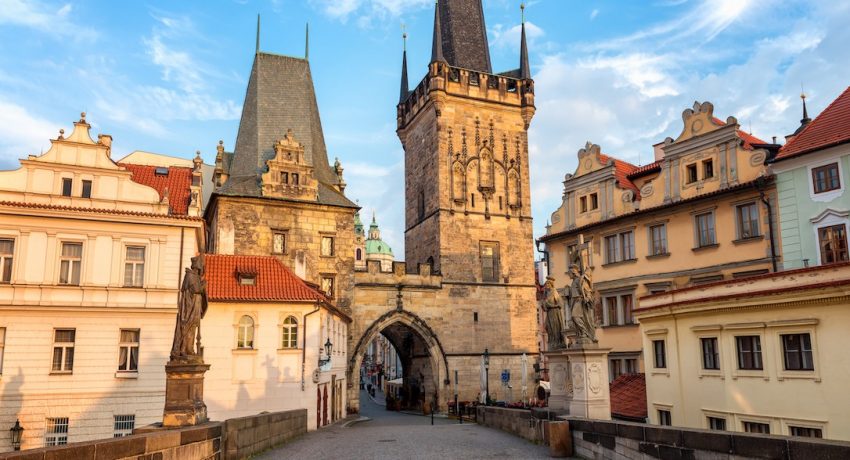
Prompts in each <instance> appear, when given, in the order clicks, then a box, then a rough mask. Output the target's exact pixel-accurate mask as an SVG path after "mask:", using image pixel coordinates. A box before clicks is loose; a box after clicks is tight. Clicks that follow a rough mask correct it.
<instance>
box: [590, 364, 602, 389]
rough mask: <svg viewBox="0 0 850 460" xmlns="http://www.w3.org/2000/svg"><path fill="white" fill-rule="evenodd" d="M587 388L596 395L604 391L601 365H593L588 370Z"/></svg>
mask: <svg viewBox="0 0 850 460" xmlns="http://www.w3.org/2000/svg"><path fill="white" fill-rule="evenodd" d="M587 388H588V389H589V390H590V392H591V393H593V394H595V395H598V394H599V391H600V390H601V389H602V370H601V369H600V368H599V363H592V364H591V365H590V366H588V368H587Z"/></svg>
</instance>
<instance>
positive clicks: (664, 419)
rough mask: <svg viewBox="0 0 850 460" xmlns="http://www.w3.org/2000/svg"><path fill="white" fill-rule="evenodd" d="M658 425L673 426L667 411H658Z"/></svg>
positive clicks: (671, 418)
mask: <svg viewBox="0 0 850 460" xmlns="http://www.w3.org/2000/svg"><path fill="white" fill-rule="evenodd" d="M658 424H659V425H663V426H672V425H673V417H672V416H671V415H670V411H669V410H661V409H658Z"/></svg>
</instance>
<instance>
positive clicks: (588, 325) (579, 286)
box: [568, 235, 597, 345]
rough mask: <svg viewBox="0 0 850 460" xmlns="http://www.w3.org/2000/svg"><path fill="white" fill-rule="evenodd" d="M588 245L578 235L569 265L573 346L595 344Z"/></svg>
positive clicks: (593, 302) (594, 317)
mask: <svg viewBox="0 0 850 460" xmlns="http://www.w3.org/2000/svg"><path fill="white" fill-rule="evenodd" d="M588 246H589V244H588V243H585V242H584V237H583V235H579V241H578V245H577V248H576V251H575V254H574V256H573V263H572V264H571V265H570V270H569V275H570V278H571V279H572V281H571V282H570V287H569V290H568V302H569V305H570V327H569V329H570V331H572V332H573V333H574V335H575V342H574V343H573V345H586V344H593V343H596V342H597V340H596V314H595V311H594V305H595V303H596V299H595V295H594V291H593V278H591V275H590V272H591V268H590V266H589V265H588V262H587V256H586V255H585V251H587V249H588Z"/></svg>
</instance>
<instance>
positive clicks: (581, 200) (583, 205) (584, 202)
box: [578, 196, 587, 212]
mask: <svg viewBox="0 0 850 460" xmlns="http://www.w3.org/2000/svg"><path fill="white" fill-rule="evenodd" d="M578 201H579V209H581V212H587V197H586V196H583V197H581V198H579V199H578Z"/></svg>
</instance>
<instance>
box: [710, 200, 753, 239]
mask: <svg viewBox="0 0 850 460" xmlns="http://www.w3.org/2000/svg"><path fill="white" fill-rule="evenodd" d="M743 206H755V208H756V220H755V223H756V224H755V228H756V232H758V233H757V234H756V235H750V236H744V232H743V230H744V222H743V220H742V219H741V213H740V212H739V210H740V208H741V207H743ZM732 207H733V212H734V213H735V238H736V239H737V240H749V239H757V238H763V237H764V232H762V228H761V208H760V206H759V202H758V200H756V199H753V200H747V201H742V202H736V203H734V204H733V205H732ZM714 231H715V240H716V239H717V235H716V232H717V222H714Z"/></svg>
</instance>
